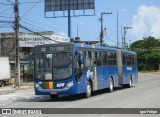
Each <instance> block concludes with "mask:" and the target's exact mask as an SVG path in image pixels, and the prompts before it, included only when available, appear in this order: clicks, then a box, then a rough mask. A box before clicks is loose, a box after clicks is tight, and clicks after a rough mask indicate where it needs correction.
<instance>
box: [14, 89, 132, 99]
mask: <svg viewBox="0 0 160 117" xmlns="http://www.w3.org/2000/svg"><path fill="white" fill-rule="evenodd" d="M132 88H134V86H132ZM125 89H128V88H125V87H116V88H114V91H113V92H112V93H114V92H116V91H119V90H125ZM109 93H110V92H109V91H108V89H102V90H98V91H94V92H92V97H96V96H99V95H104V94H109ZM92 97H91V98H92ZM82 99H87V98H86V97H85V94H78V95H67V96H59V98H58V99H54V100H52V99H51V98H50V96H44V95H43V96H35V97H33V98H31V99H19V100H16V101H14V102H68V101H77V100H82Z"/></svg>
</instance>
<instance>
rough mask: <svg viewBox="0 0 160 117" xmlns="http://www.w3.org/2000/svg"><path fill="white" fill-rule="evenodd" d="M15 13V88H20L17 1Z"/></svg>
mask: <svg viewBox="0 0 160 117" xmlns="http://www.w3.org/2000/svg"><path fill="white" fill-rule="evenodd" d="M14 13H15V28H14V30H15V44H16V58H15V59H16V61H15V86H18V88H20V62H19V36H18V34H19V3H18V0H15V4H14Z"/></svg>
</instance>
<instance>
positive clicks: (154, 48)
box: [130, 37, 160, 71]
mask: <svg viewBox="0 0 160 117" xmlns="http://www.w3.org/2000/svg"><path fill="white" fill-rule="evenodd" d="M130 49H131V50H133V51H136V52H137V55H138V68H139V70H155V71H156V70H158V69H159V64H160V39H155V38H154V37H145V38H143V40H138V41H136V42H134V43H132V44H131V46H130Z"/></svg>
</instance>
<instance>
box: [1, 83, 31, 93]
mask: <svg viewBox="0 0 160 117" xmlns="http://www.w3.org/2000/svg"><path fill="white" fill-rule="evenodd" d="M27 89H33V81H32V82H26V83H21V85H20V88H18V87H16V88H14V87H13V85H12V84H7V85H6V86H5V87H0V95H4V94H9V93H14V92H16V91H19V90H27Z"/></svg>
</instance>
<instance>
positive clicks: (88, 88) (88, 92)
mask: <svg viewBox="0 0 160 117" xmlns="http://www.w3.org/2000/svg"><path fill="white" fill-rule="evenodd" d="M86 88H87V91H86V97H87V98H89V97H91V92H92V87H91V83H90V82H89V81H88V83H87V87H86Z"/></svg>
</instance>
